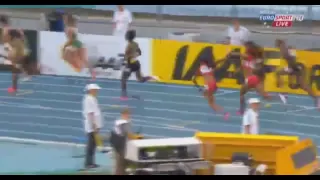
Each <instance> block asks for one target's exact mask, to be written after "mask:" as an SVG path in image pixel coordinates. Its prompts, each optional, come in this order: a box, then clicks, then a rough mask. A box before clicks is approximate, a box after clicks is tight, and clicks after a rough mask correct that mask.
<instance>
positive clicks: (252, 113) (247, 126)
mask: <svg viewBox="0 0 320 180" xmlns="http://www.w3.org/2000/svg"><path fill="white" fill-rule="evenodd" d="M248 104H249V108H248V109H247V110H246V111H245V113H244V114H243V119H242V133H243V134H259V107H260V100H259V99H258V98H250V99H249V100H248Z"/></svg>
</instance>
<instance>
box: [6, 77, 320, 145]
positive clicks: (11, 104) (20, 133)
mask: <svg viewBox="0 0 320 180" xmlns="http://www.w3.org/2000/svg"><path fill="white" fill-rule="evenodd" d="M88 82H89V81H88V79H85V78H76V77H57V76H36V77H34V78H33V80H32V81H30V82H21V83H20V87H19V88H20V91H19V92H18V94H17V95H16V96H10V95H8V93H7V91H6V89H7V88H8V87H9V86H10V85H11V75H10V74H7V73H0V89H1V91H0V115H1V118H0V136H7V137H15V138H24V139H36V140H43V141H57V142H74V143H83V139H84V131H83V124H82V113H81V101H82V98H83V95H84V87H85V85H86V83H88ZM97 83H98V84H99V85H100V86H101V87H102V90H101V91H100V93H99V95H98V99H99V103H100V104H101V105H102V109H103V112H104V117H105V128H104V132H105V133H106V132H108V131H109V130H110V129H111V128H112V125H113V121H114V120H115V119H116V118H117V117H118V116H119V112H120V110H121V107H124V106H128V107H131V109H132V112H133V115H132V118H133V128H134V130H141V131H142V133H143V134H145V135H146V136H149V137H155V138H157V137H185V136H192V135H193V134H194V132H195V131H197V130H200V131H214V132H232V133H239V132H240V130H241V117H240V116H236V115H235V114H236V113H235V112H236V111H237V109H238V107H239V92H238V91H237V90H228V89H220V90H219V91H218V92H217V93H216V99H217V103H218V104H220V105H221V106H223V107H224V108H225V109H226V110H227V111H229V112H230V113H231V114H232V115H231V117H230V119H229V120H228V121H224V120H223V119H222V117H221V115H218V114H215V113H214V112H213V110H211V109H210V108H209V107H208V105H207V103H206V101H205V100H204V99H203V97H202V96H201V94H200V93H199V92H198V91H197V89H195V88H194V87H191V86H179V85H166V84H156V83H138V82H133V81H131V82H129V83H128V86H129V87H128V90H129V93H130V94H131V95H135V96H140V100H137V99H130V100H129V101H126V102H122V101H120V100H119V95H120V82H119V81H118V80H101V79H100V80H97ZM249 96H250V97H254V96H257V95H256V94H255V93H250V94H249V95H248V97H249ZM260 127H261V131H262V132H261V133H265V132H272V133H276V134H285V135H297V136H300V137H301V138H312V139H313V140H314V142H315V143H316V144H320V133H319V132H320V131H319V128H320V112H318V111H317V110H316V109H315V108H314V107H313V101H312V99H311V98H309V97H307V96H298V95H290V96H289V105H287V106H284V105H282V104H281V103H279V102H274V103H272V106H271V107H270V108H265V107H262V109H261V114H260ZM319 147H320V146H318V150H319Z"/></svg>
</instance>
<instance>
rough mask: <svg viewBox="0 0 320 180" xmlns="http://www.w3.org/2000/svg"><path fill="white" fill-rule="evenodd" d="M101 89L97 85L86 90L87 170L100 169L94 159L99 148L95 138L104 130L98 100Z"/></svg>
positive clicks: (89, 85)
mask: <svg viewBox="0 0 320 180" xmlns="http://www.w3.org/2000/svg"><path fill="white" fill-rule="evenodd" d="M99 89H100V87H99V86H98V85H97V84H88V85H87V86H86V89H85V90H86V91H87V94H86V95H85V96H84V98H83V101H82V108H83V112H82V113H83V116H84V129H85V132H86V134H87V137H88V140H87V147H86V159H85V168H87V169H88V168H96V167H98V165H97V164H95V163H94V158H95V151H96V148H97V142H96V138H95V137H96V135H97V133H99V130H100V129H101V128H102V113H101V110H100V107H99V104H98V101H97V98H96V96H97V93H98V90H99Z"/></svg>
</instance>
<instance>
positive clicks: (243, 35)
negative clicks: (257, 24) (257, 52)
mask: <svg viewBox="0 0 320 180" xmlns="http://www.w3.org/2000/svg"><path fill="white" fill-rule="evenodd" d="M249 36H250V32H249V30H248V29H247V28H245V27H243V26H240V23H239V21H238V20H233V27H229V28H228V32H227V44H230V45H235V46H242V45H244V43H245V42H247V41H248V40H249Z"/></svg>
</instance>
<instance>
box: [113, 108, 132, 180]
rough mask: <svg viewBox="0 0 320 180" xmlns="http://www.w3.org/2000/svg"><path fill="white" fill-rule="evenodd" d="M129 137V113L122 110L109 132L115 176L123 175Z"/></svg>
mask: <svg viewBox="0 0 320 180" xmlns="http://www.w3.org/2000/svg"><path fill="white" fill-rule="evenodd" d="M129 136H130V111H129V109H124V110H123V111H122V112H121V117H120V119H118V120H116V121H115V123H114V128H113V130H112V131H111V136H110V144H111V147H112V149H113V152H114V153H115V175H124V174H125V151H126V142H127V139H128V138H129Z"/></svg>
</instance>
